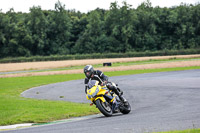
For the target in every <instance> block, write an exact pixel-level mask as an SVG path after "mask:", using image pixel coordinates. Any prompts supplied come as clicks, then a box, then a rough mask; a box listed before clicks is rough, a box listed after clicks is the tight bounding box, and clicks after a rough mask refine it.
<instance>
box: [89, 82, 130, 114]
mask: <svg viewBox="0 0 200 133" xmlns="http://www.w3.org/2000/svg"><path fill="white" fill-rule="evenodd" d="M113 84H114V83H113ZM86 97H87V99H88V100H90V101H91V102H92V104H95V105H96V107H97V108H98V109H99V111H100V112H101V113H102V114H104V115H105V116H112V114H113V113H117V112H121V113H123V114H128V113H129V112H130V111H131V106H130V104H129V103H128V101H126V103H124V102H122V100H120V98H119V97H118V96H117V95H116V94H115V93H114V92H113V91H111V90H109V89H108V88H107V87H106V86H100V85H99V81H97V80H90V81H89V83H88V90H87V94H86ZM92 104H91V105H92Z"/></svg>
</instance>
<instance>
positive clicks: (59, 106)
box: [0, 66, 200, 125]
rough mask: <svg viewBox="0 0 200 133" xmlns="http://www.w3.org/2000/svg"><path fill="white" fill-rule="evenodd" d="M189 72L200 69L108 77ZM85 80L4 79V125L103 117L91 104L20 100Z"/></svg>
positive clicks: (0, 116)
mask: <svg viewBox="0 0 200 133" xmlns="http://www.w3.org/2000/svg"><path fill="white" fill-rule="evenodd" d="M189 69H200V66H196V67H183V68H164V69H163V68H162V69H147V70H129V71H117V72H105V74H106V75H108V76H120V75H129V74H141V73H152V72H164V71H178V70H189ZM83 78H84V74H68V75H49V76H30V77H13V78H0V125H9V124H16V123H27V122H32V123H42V122H49V121H54V120H59V119H66V118H71V117H78V116H84V115H89V114H96V113H99V111H98V110H97V109H96V108H95V107H94V106H92V107H91V106H89V104H80V103H71V102H65V101H48V100H36V99H28V98H23V97H20V94H21V93H22V92H23V91H25V90H27V89H29V88H32V87H35V86H41V85H45V84H50V83H56V82H63V81H69V80H76V79H83ZM83 88H84V87H83ZM83 88H80V91H83V93H84V90H83ZM66 89H67V88H66ZM69 89H70V88H69Z"/></svg>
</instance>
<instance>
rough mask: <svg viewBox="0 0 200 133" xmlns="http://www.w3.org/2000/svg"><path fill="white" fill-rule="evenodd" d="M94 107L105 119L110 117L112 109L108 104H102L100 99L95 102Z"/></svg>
mask: <svg viewBox="0 0 200 133" xmlns="http://www.w3.org/2000/svg"><path fill="white" fill-rule="evenodd" d="M96 106H97V108H98V109H99V111H100V112H101V113H102V114H104V115H105V116H106V117H109V116H112V113H113V112H112V108H111V107H110V106H109V104H108V102H102V101H101V100H100V99H98V100H97V101H96Z"/></svg>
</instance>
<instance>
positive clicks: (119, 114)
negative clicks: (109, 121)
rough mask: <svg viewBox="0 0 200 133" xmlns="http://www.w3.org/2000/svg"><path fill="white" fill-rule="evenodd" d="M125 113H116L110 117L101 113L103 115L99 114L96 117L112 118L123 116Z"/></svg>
mask: <svg viewBox="0 0 200 133" xmlns="http://www.w3.org/2000/svg"><path fill="white" fill-rule="evenodd" d="M123 115H124V114H122V113H114V114H113V115H112V116H110V117H106V116H104V115H103V114H101V116H98V117H96V118H112V117H119V116H123Z"/></svg>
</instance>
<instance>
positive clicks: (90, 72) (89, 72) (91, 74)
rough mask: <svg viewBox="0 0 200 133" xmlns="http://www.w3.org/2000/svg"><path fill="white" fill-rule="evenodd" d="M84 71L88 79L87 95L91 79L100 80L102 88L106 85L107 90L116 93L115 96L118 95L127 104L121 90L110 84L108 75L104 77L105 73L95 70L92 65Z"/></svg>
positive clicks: (86, 84) (86, 85)
mask: <svg viewBox="0 0 200 133" xmlns="http://www.w3.org/2000/svg"><path fill="white" fill-rule="evenodd" d="M83 70H84V73H85V76H86V78H85V93H87V88H88V82H89V80H90V79H92V80H98V81H99V85H101V86H103V85H106V86H107V88H108V89H110V90H112V91H114V92H115V94H117V95H118V96H119V98H120V99H121V100H122V101H124V102H126V99H125V98H124V97H123V96H122V94H123V92H122V91H121V90H120V89H119V88H117V87H115V86H113V85H112V84H111V83H110V82H108V77H107V76H106V75H104V74H103V72H101V71H100V70H94V68H93V66H92V65H86V66H85V67H84V69H83Z"/></svg>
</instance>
